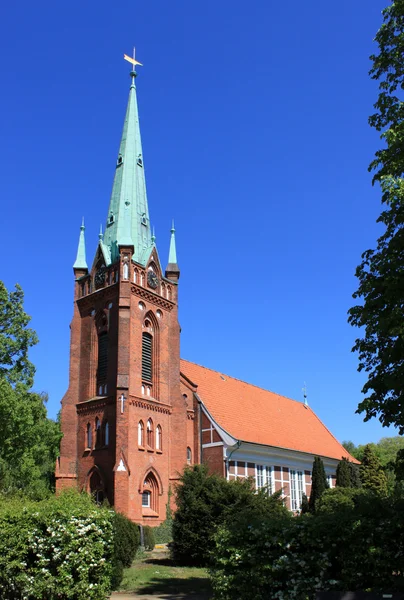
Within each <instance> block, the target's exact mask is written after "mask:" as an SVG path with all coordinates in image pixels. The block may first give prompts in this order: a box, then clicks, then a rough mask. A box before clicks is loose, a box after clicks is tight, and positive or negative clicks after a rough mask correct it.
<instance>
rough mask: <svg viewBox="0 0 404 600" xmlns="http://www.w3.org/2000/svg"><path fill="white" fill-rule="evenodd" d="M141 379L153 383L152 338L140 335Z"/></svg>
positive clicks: (147, 335) (148, 335) (148, 334)
mask: <svg viewBox="0 0 404 600" xmlns="http://www.w3.org/2000/svg"><path fill="white" fill-rule="evenodd" d="M142 379H143V381H147V382H150V383H152V382H153V336H151V335H150V333H143V334H142Z"/></svg>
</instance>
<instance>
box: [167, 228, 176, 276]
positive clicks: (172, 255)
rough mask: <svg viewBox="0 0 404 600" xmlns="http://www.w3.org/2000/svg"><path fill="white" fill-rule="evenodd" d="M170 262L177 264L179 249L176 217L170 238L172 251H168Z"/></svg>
mask: <svg viewBox="0 0 404 600" xmlns="http://www.w3.org/2000/svg"><path fill="white" fill-rule="evenodd" d="M168 264H169V265H176V264H177V249H176V246H175V227H174V219H173V223H172V226H171V239H170V251H169V253H168Z"/></svg>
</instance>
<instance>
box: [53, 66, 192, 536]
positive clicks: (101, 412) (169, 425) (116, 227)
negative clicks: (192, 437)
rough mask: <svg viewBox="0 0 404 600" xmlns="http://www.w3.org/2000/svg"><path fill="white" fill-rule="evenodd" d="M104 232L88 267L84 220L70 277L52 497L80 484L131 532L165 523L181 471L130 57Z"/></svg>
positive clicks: (173, 319) (174, 328)
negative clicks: (133, 525)
mask: <svg viewBox="0 0 404 600" xmlns="http://www.w3.org/2000/svg"><path fill="white" fill-rule="evenodd" d="M126 58H127V59H128V60H129V61H130V62H131V63H132V66H133V68H132V71H131V72H130V77H131V85H130V89H129V100H128V105H127V110H126V116H125V121H124V127H123V132H122V137H121V143H120V146H119V152H118V156H117V160H116V165H115V176H114V182H113V187H112V193H111V199H110V203H109V208H108V213H107V220H106V224H105V230H104V233H102V231H101V232H100V234H99V240H98V246H97V250H96V253H95V257H94V260H93V263H92V265H91V267H88V265H87V262H86V252H85V239H84V222H83V224H82V226H81V230H80V238H79V246H78V251H77V258H76V261H75V263H74V266H73V271H74V310H73V319H72V322H71V342H70V373H69V387H68V390H67V392H66V394H65V396H64V397H63V399H62V411H61V423H62V432H63V439H62V442H61V449H60V457H59V459H58V461H57V465H56V486H57V490H61V489H63V488H65V487H71V486H77V487H79V488H80V489H86V490H87V491H88V492H90V493H92V494H93V495H94V497H95V498H96V499H97V500H98V501H102V499H104V498H108V501H109V502H110V503H111V504H112V505H114V506H115V508H116V509H117V510H118V511H121V512H123V513H125V514H126V515H128V516H129V517H130V518H131V519H133V520H135V521H137V522H143V523H148V524H151V525H157V524H158V523H160V522H161V521H163V520H164V519H165V516H166V514H165V506H166V504H167V500H168V491H169V488H170V485H172V484H173V483H174V482H175V481H176V480H177V478H178V474H179V473H181V471H182V470H183V468H184V466H185V464H186V462H187V444H186V428H187V407H186V403H185V400H184V398H183V397H182V395H181V392H180V328H179V323H178V280H179V276H180V271H179V268H178V264H177V255H176V244H175V229H174V224H173V225H172V228H171V240H170V250H169V260H168V265H167V268H166V269H165V271H163V269H162V266H161V262H160V258H159V254H158V251H157V246H156V240H155V236H154V234H153V233H152V230H151V226H150V218H149V209H148V202H147V194H146V179H145V164H144V158H143V152H142V144H141V137H140V127H139V116H138V105H137V97H136V85H135V82H136V76H137V73H136V71H135V67H136V65H137V64H140V63H138V62H137V61H136V60H135V59H134V58H133V59H130V58H129V57H126Z"/></svg>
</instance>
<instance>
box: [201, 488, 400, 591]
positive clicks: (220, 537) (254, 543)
mask: <svg viewBox="0 0 404 600" xmlns="http://www.w3.org/2000/svg"><path fill="white" fill-rule="evenodd" d="M215 542H216V553H215V561H214V565H213V570H212V583H213V587H214V591H215V599H216V600H239V598H243V600H261V599H262V598H267V597H268V590H270V597H271V598H275V599H278V600H300V599H301V598H307V597H312V596H313V594H314V593H315V591H316V590H322V591H336V590H338V591H340V590H368V591H375V592H382V591H383V590H386V589H387V590H389V591H391V592H394V591H399V592H402V591H404V576H403V571H402V565H403V560H404V502H403V501H402V500H398V501H396V502H393V503H392V501H391V500H390V501H388V500H386V499H383V498H380V497H378V496H377V495H376V496H375V495H369V494H362V495H361V494H358V495H357V496H356V497H355V499H354V506H353V507H347V506H346V504H343V506H342V508H340V509H336V510H334V512H331V511H330V512H328V513H321V512H317V514H315V515H302V516H297V517H294V518H291V519H285V518H284V517H282V516H277V517H274V518H267V517H266V518H262V517H259V518H255V519H254V518H251V516H250V517H248V518H246V517H245V515H243V514H241V515H240V516H239V517H237V516H235V518H234V519H233V521H232V522H230V521H227V522H226V523H225V524H224V525H222V526H221V527H220V528H219V530H218V532H217V534H216V537H215Z"/></svg>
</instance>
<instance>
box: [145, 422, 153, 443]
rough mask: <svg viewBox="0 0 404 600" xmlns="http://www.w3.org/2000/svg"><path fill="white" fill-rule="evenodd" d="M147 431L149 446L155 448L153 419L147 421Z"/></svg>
mask: <svg viewBox="0 0 404 600" xmlns="http://www.w3.org/2000/svg"><path fill="white" fill-rule="evenodd" d="M146 431H147V445H148V447H149V448H153V433H154V432H153V421H152V420H151V419H149V420H148V421H147V426H146Z"/></svg>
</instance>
